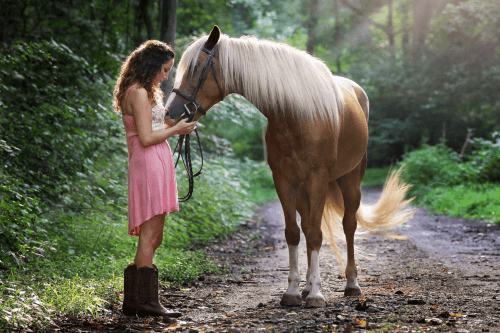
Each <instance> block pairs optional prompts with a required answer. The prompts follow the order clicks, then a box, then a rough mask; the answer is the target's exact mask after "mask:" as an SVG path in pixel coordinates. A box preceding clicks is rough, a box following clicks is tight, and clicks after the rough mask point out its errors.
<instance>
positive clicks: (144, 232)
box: [134, 214, 165, 268]
mask: <svg viewBox="0 0 500 333" xmlns="http://www.w3.org/2000/svg"><path fill="white" fill-rule="evenodd" d="M164 224H165V214H160V215H155V216H153V217H152V218H150V219H149V220H147V221H146V222H144V223H143V224H142V225H141V229H140V233H139V245H138V246H137V253H136V255H135V259H134V263H135V264H136V266H137V268H140V267H144V266H148V267H153V256H154V254H155V251H156V249H157V248H158V247H159V246H160V244H161V242H162V240H163V225H164Z"/></svg>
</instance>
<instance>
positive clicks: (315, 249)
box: [297, 172, 328, 308]
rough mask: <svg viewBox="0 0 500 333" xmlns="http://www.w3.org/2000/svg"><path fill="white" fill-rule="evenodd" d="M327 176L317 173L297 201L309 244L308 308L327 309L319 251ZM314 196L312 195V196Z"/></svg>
mask: <svg viewBox="0 0 500 333" xmlns="http://www.w3.org/2000/svg"><path fill="white" fill-rule="evenodd" d="M326 177H327V174H322V173H321V172H317V173H316V174H315V176H313V177H312V178H311V179H309V180H308V181H307V182H306V183H304V184H303V186H302V188H300V189H299V196H298V200H297V206H298V210H299V213H300V216H301V226H302V231H303V232H304V235H305V236H306V243H307V258H308V269H307V283H306V287H305V288H304V291H303V294H304V295H307V297H306V307H314V308H319V307H325V306H326V300H325V297H323V295H322V294H321V290H320V289H321V277H320V272H319V251H320V249H321V245H322V243H323V234H322V232H321V219H322V216H323V209H324V206H325V200H326V192H327V188H328V187H327V186H325V183H324V181H323V179H326ZM311 194H312V195H311Z"/></svg>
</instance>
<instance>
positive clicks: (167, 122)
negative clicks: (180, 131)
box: [165, 110, 175, 127]
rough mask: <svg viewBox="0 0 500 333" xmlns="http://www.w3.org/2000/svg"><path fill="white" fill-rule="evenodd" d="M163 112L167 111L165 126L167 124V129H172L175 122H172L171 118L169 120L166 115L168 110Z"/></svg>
mask: <svg viewBox="0 0 500 333" xmlns="http://www.w3.org/2000/svg"><path fill="white" fill-rule="evenodd" d="M165 111H167V112H166V113H165V124H167V126H168V127H172V126H173V125H174V123H175V121H174V120H172V118H170V116H169V115H168V110H165Z"/></svg>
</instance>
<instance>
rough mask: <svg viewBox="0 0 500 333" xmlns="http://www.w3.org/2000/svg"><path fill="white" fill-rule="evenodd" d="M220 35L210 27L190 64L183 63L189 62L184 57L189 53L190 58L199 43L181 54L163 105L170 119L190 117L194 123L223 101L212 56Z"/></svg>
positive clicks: (215, 28) (216, 27) (215, 54)
mask: <svg viewBox="0 0 500 333" xmlns="http://www.w3.org/2000/svg"><path fill="white" fill-rule="evenodd" d="M220 34H221V32H220V29H219V27H218V26H214V28H213V29H212V31H211V32H210V35H209V36H208V39H207V40H206V42H205V43H204V44H203V48H202V49H201V51H200V52H199V55H198V59H196V60H195V62H194V63H193V62H191V63H187V62H190V61H189V60H186V59H184V57H185V56H186V54H191V57H192V53H193V52H196V49H197V48H199V44H198V45H197V44H196V43H194V44H192V45H191V46H189V47H188V48H187V49H186V51H185V52H184V54H183V56H182V58H181V61H180V62H179V69H178V72H177V74H176V78H175V82H174V89H173V90H172V94H171V95H170V97H169V98H168V101H167V105H166V108H167V109H168V111H169V116H170V118H171V119H173V120H176V119H178V118H179V117H180V116H182V115H189V114H191V115H192V116H194V120H198V119H199V118H200V117H201V116H202V115H204V114H205V113H206V111H208V110H209V109H210V108H211V107H212V106H213V105H214V104H216V103H218V102H220V101H221V100H222V99H223V98H224V96H225V94H224V82H222V81H221V75H220V69H219V60H218V58H217V57H216V56H217V50H218V47H219V46H218V44H217V43H218V42H219V38H220ZM193 60H194V59H193ZM178 75H181V76H182V78H181V77H178ZM181 79H182V80H181Z"/></svg>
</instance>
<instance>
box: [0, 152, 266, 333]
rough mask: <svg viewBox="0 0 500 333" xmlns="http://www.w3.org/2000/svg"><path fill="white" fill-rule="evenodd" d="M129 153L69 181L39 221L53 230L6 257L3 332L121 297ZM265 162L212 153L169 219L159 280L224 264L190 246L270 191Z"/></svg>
mask: <svg viewBox="0 0 500 333" xmlns="http://www.w3.org/2000/svg"><path fill="white" fill-rule="evenodd" d="M126 158H127V155H126V154H118V155H117V156H107V158H106V159H105V160H104V161H100V162H99V163H96V167H95V169H94V170H93V171H92V172H90V173H89V174H87V175H82V176H81V177H80V179H78V180H76V181H75V182H73V183H69V184H66V185H65V186H67V187H68V188H69V189H71V191H70V192H68V194H66V195H64V197H63V205H62V206H61V207H58V208H56V209H54V210H49V211H47V212H46V213H44V214H42V215H40V216H39V217H38V220H37V221H34V222H33V223H34V224H35V225H39V226H43V227H44V228H46V229H47V234H48V235H50V238H49V237H48V238H47V239H40V240H39V241H37V242H34V243H32V244H30V245H28V244H26V245H24V246H22V248H21V249H20V251H18V252H16V253H12V252H10V253H9V254H8V256H7V257H3V258H0V259H2V260H3V262H0V265H3V266H5V267H6V268H7V270H0V332H1V331H2V330H6V331H9V332H10V331H23V330H27V329H29V328H31V329H41V328H42V329H43V328H46V327H48V325H49V324H50V323H51V321H52V320H53V318H54V316H58V315H63V314H67V313H69V314H73V315H91V316H94V317H97V316H101V315H103V314H105V313H106V312H107V311H108V310H107V309H109V308H110V307H112V305H113V304H116V302H117V301H119V299H118V297H119V296H118V295H119V292H120V291H121V290H122V288H123V269H124V268H125V267H126V265H128V264H129V263H130V262H132V261H133V257H134V255H135V251H136V247H137V240H138V239H137V237H131V236H128V235H127V209H126V207H127V187H126V184H127V172H126V165H127V163H126V160H124V159H126ZM265 168H267V169H265ZM265 168H264V165H263V164H258V163H257V164H253V163H245V162H244V163H240V162H239V161H234V160H231V159H227V158H219V159H217V160H207V161H206V165H205V167H204V171H203V175H202V177H200V178H197V182H196V184H195V192H194V194H193V198H192V199H191V200H190V201H189V202H188V203H185V204H181V211H180V212H178V213H175V214H174V213H173V214H170V215H169V216H168V217H167V219H166V221H165V229H164V231H165V234H164V241H163V243H162V245H161V247H160V248H159V249H158V251H157V253H156V256H155V264H156V265H157V266H158V267H159V269H160V279H161V283H163V284H167V285H171V284H172V285H178V286H181V285H183V284H184V283H186V282H188V281H192V280H195V279H196V278H198V277H199V276H200V275H201V274H203V273H208V272H218V271H219V270H220V269H221V267H220V265H219V264H218V263H217V262H216V261H214V260H212V259H210V258H209V257H208V255H207V254H206V253H205V252H203V251H193V250H191V249H192V246H193V245H194V244H205V243H207V242H209V241H210V240H212V239H214V238H218V237H224V235H226V234H228V233H230V232H232V231H234V230H235V228H236V227H237V226H238V225H239V224H240V223H243V222H245V221H246V220H247V219H248V218H250V217H251V216H252V214H253V210H252V208H253V206H254V203H253V202H252V201H250V200H249V198H263V197H265V196H267V197H269V196H268V194H266V191H267V190H269V188H268V187H267V188H266V189H262V188H261V187H259V184H265V183H266V179H265V177H264V178H263V177H261V175H267V176H269V171H268V167H267V166H265ZM262 179H263V180H262ZM257 180H260V181H257ZM178 182H179V193H180V194H182V193H184V192H185V191H186V183H187V182H186V181H185V179H184V175H182V174H180V172H179V176H178ZM250 184H252V186H250ZM262 187H265V185H262ZM255 193H261V194H257V195H256V194H255ZM261 200H265V199H261Z"/></svg>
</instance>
